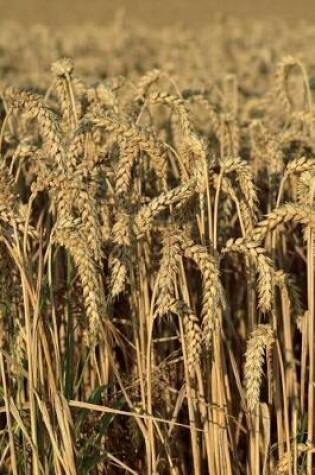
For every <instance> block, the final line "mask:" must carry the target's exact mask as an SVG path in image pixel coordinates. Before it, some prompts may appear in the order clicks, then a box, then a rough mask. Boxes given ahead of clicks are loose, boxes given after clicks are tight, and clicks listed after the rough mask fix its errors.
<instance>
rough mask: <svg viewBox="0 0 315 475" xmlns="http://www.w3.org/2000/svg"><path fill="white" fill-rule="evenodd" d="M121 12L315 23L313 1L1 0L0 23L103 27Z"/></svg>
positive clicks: (163, 18) (160, 20)
mask: <svg viewBox="0 0 315 475" xmlns="http://www.w3.org/2000/svg"><path fill="white" fill-rule="evenodd" d="M119 10H123V11H124V12H125V14H126V16H127V17H128V18H130V19H135V20H137V21H139V22H141V23H144V22H145V23H147V24H149V25H154V26H162V25H170V24H174V23H180V24H182V25H185V26H193V27H198V26H202V25H204V24H206V23H209V22H210V21H211V18H212V17H213V16H214V15H217V14H219V13H220V14H227V15H237V16H238V17H242V18H246V19H250V18H255V19H257V18H266V17H275V16H276V17H278V18H283V19H284V20H286V21H289V22H290V23H291V24H292V25H293V26H294V22H296V21H298V20H302V19H307V20H310V21H314V20H315V1H314V0H300V1H298V0H262V1H255V0H52V1H49V0H0V11H1V20H2V21H3V20H14V21H15V20H18V21H21V22H23V23H24V24H25V25H29V24H34V23H45V24H49V25H56V26H58V25H70V24H78V23H97V24H106V23H109V22H111V20H112V19H113V18H114V17H115V14H117V11H119Z"/></svg>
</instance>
